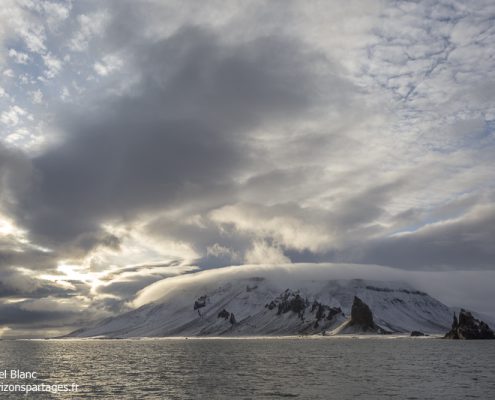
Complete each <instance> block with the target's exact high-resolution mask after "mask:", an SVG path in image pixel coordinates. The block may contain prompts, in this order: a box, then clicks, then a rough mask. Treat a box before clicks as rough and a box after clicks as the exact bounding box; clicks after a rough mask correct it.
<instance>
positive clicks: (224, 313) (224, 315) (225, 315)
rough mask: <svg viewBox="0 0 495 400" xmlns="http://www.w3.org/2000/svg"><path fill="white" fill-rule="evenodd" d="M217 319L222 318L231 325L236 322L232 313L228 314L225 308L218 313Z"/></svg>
mask: <svg viewBox="0 0 495 400" xmlns="http://www.w3.org/2000/svg"><path fill="white" fill-rule="evenodd" d="M217 318H223V319H224V320H226V321H227V320H228V321H229V322H230V323H231V324H232V325H234V324H235V323H236V322H237V321H236V319H235V315H234V313H229V312H228V311H227V310H226V309H225V308H224V309H223V310H222V311H220V312H219V313H218V315H217Z"/></svg>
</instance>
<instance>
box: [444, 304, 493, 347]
mask: <svg viewBox="0 0 495 400" xmlns="http://www.w3.org/2000/svg"><path fill="white" fill-rule="evenodd" d="M444 338H445V339H461V340H462V339H464V340H473V339H495V334H494V333H493V331H492V330H491V329H490V327H489V326H488V324H487V323H485V322H483V321H480V320H478V319H476V318H474V317H473V315H472V314H471V313H470V312H469V311H466V310H463V309H461V311H460V313H459V318H457V316H456V315H455V313H454V320H453V321H452V328H451V330H450V331H449V332H447V334H446V335H445V336H444Z"/></svg>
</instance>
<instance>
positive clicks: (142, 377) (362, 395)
mask: <svg viewBox="0 0 495 400" xmlns="http://www.w3.org/2000/svg"><path fill="white" fill-rule="evenodd" d="M0 357H1V358H0V370H2V371H3V370H5V369H7V370H8V371H9V370H10V369H16V370H21V371H31V372H32V371H36V372H37V373H38V374H37V379H30V380H29V379H28V380H25V381H23V380H22V379H20V380H15V379H0V383H1V384H9V383H10V384H13V383H17V384H23V383H28V384H33V383H34V384H40V383H45V384H50V385H52V384H71V383H77V384H78V385H79V389H78V392H77V393H74V392H72V393H59V394H43V395H40V394H39V393H37V394H36V395H29V396H25V395H24V394H20V393H11V392H10V393H5V392H4V393H0V398H2V399H3V398H6V399H9V398H16V399H17V398H26V397H27V398H38V399H39V398H41V399H43V398H46V399H51V398H54V399H61V398H62V399H64V398H70V399H80V398H90V399H91V398H103V399H278V398H297V399H367V400H369V399H446V398H448V399H467V398H473V399H476V398H479V399H494V398H495V341H473V342H466V341H447V340H436V339H426V340H425V339H416V340H415V339H329V340H310V339H308V340H305V339H284V340H280V339H253V340H230V339H226V340H214V339H213V340H210V339H203V340H91V341H0Z"/></svg>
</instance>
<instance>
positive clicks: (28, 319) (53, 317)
mask: <svg viewBox="0 0 495 400" xmlns="http://www.w3.org/2000/svg"><path fill="white" fill-rule="evenodd" d="M26 304H30V302H21V303H12V304H0V326H2V325H9V326H10V325H13V326H18V325H29V326H33V325H36V324H39V323H42V325H46V324H47V323H48V324H49V323H53V322H56V321H59V322H60V321H64V320H67V319H68V318H70V317H74V316H75V315H76V314H77V313H76V312H75V311H52V310H49V309H47V310H29V309H25V308H23V306H26Z"/></svg>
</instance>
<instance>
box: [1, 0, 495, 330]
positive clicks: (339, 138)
mask: <svg viewBox="0 0 495 400" xmlns="http://www.w3.org/2000/svg"><path fill="white" fill-rule="evenodd" d="M0 46H1V47H0V335H2V336H4V337H41V336H50V335H57V334H61V333H64V332H68V331H70V330H72V329H75V328H77V327H80V326H84V325H86V324H88V323H90V322H91V321H95V320H98V319H100V318H104V317H108V316H111V315H115V314H118V313H121V312H124V311H127V310H129V309H131V308H132V307H133V305H134V304H135V303H134V300H135V298H136V296H138V295H139V293H141V291H142V290H144V289H145V288H146V287H148V286H149V285H152V284H153V283H155V282H157V281H159V280H162V279H167V278H170V277H173V276H178V275H182V274H187V273H191V272H194V271H199V270H204V269H213V268H218V267H224V266H230V265H247V264H260V265H261V264H263V265H266V264H277V265H279V264H289V263H294V264H295V263H301V265H300V267H301V268H304V266H305V265H308V264H312V263H354V264H364V265H369V268H370V270H372V268H374V267H373V266H374V265H381V266H385V267H390V268H392V269H394V271H398V272H401V271H402V272H404V274H406V275H407V274H411V273H414V274H415V276H419V275H421V276H422V277H423V279H422V280H421V281H422V282H428V285H427V286H428V289H429V292H430V294H432V295H434V296H435V295H437V296H439V298H440V299H441V300H442V301H446V302H449V303H448V304H449V305H452V306H465V307H471V308H474V309H475V310H476V311H482V312H485V313H488V314H492V315H495V309H494V308H493V304H495V293H493V290H492V288H493V286H494V285H495V262H494V260H495V157H494V156H493V155H494V151H495V133H494V129H495V56H494V54H495V3H494V2H493V1H491V0H473V1H470V2H462V1H447V0H440V1H428V0H425V1H418V2H415V1H379V0H369V1H365V0H359V1H353V0H350V1H346V2H342V1H337V0H335V1H312V2H303V1H290V0H289V1H278V0H275V1H256V0H252V1H249V2H245V1H234V0H233V1H228V2H225V1H201V2H197V1H183V0H181V1H172V0H161V1H158V0H139V1H131V0H118V1H117V0H107V1H103V2H102V1H92V0H85V1H70V0H68V1H47V0H38V1H34V0H33V1H32V0H4V1H3V2H2V7H1V9H0ZM418 274H419V275H418ZM394 276H395V275H394ZM418 282H419V281H418Z"/></svg>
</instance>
